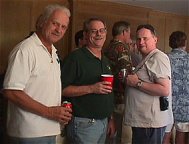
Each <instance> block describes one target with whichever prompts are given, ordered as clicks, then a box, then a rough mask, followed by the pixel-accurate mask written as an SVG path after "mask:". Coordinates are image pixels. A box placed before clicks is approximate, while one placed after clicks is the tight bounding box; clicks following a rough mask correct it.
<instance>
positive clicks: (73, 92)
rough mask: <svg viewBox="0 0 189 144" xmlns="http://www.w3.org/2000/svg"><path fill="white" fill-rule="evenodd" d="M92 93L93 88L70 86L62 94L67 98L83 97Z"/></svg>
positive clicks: (88, 86) (89, 86)
mask: <svg viewBox="0 0 189 144" xmlns="http://www.w3.org/2000/svg"><path fill="white" fill-rule="evenodd" d="M90 93H92V86H91V85H86V86H68V87H66V88H64V89H63V91H62V94H63V96H66V97H75V96H82V95H86V94H90Z"/></svg>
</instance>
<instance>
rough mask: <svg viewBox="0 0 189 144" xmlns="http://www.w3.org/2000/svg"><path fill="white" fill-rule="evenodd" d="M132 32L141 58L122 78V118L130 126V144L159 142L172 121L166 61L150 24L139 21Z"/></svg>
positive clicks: (169, 74)
mask: <svg viewBox="0 0 189 144" xmlns="http://www.w3.org/2000/svg"><path fill="white" fill-rule="evenodd" d="M136 36H137V39H136V43H137V47H138V50H139V51H140V53H141V54H142V61H141V63H139V64H138V65H137V66H136V68H135V70H134V71H133V74H131V75H128V76H127V78H126V82H127V90H126V100H125V102H126V104H125V116H124V118H125V119H124V122H125V124H127V125H129V126H131V127H132V143H133V144H161V143H162V141H163V136H164V134H165V128H166V126H167V125H168V124H170V123H173V114H172V100H171V98H172V95H171V66H170V61H169V58H168V56H167V55H166V54H165V53H163V52H162V51H160V50H158V49H157V47H156V44H157V36H156V33H155V29H154V28H153V26H151V25H149V24H144V25H139V26H138V27H137V31H136ZM170 115H171V117H170Z"/></svg>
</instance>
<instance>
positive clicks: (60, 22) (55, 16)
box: [41, 10, 69, 45]
mask: <svg viewBox="0 0 189 144" xmlns="http://www.w3.org/2000/svg"><path fill="white" fill-rule="evenodd" d="M68 24H69V17H68V16H67V15H66V13H65V12H64V11H62V10H56V11H54V12H53V13H52V15H51V16H50V18H49V19H48V20H47V21H46V22H45V23H44V24H43V27H42V31H41V32H42V39H43V40H42V41H43V43H45V44H48V45H51V44H53V43H55V42H57V41H59V40H60V39H61V38H62V37H63V36H64V34H65V32H66V30H67V28H68Z"/></svg>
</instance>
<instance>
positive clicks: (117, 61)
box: [104, 21, 132, 143]
mask: <svg viewBox="0 0 189 144" xmlns="http://www.w3.org/2000/svg"><path fill="white" fill-rule="evenodd" d="M112 36H113V39H112V40H111V41H110V43H109V45H108V47H107V48H105V49H104V54H105V55H106V56H107V57H108V59H109V60H110V62H111V68H112V72H113V74H114V89H113V91H114V96H115V97H114V99H115V109H114V118H115V122H116V127H117V134H116V136H115V138H114V139H113V142H114V143H121V135H122V119H123V109H124V90H125V87H124V86H125V85H124V81H122V80H121V79H120V78H119V74H120V72H121V71H125V73H129V72H131V70H132V62H131V54H130V50H129V43H130V42H131V38H130V24H129V23H128V22H126V21H117V22H115V23H114V25H113V27H112ZM125 130H126V131H127V134H128V135H129V130H130V129H129V128H127V127H125ZM127 141H128V140H127Z"/></svg>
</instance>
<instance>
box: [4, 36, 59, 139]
mask: <svg viewBox="0 0 189 144" xmlns="http://www.w3.org/2000/svg"><path fill="white" fill-rule="evenodd" d="M52 47H53V49H52V56H51V55H50V53H49V52H48V51H47V49H46V48H45V46H44V45H43V44H42V42H41V41H40V39H39V38H38V36H37V35H36V34H35V33H34V34H33V35H32V36H31V37H29V38H27V39H25V40H23V41H22V42H20V43H19V44H18V45H17V46H16V47H15V48H14V49H13V51H12V52H11V54H10V57H9V64H8V69H7V73H6V76H5V80H4V89H14V90H23V91H24V92H25V93H27V94H28V95H29V96H30V97H31V98H32V99H34V100H36V101H38V102H40V103H42V104H43V105H46V106H58V105H61V79H60V64H59V59H58V56H57V54H56V49H55V48H54V46H52ZM7 127H8V134H9V135H10V136H14V137H25V138H27V137H42V136H50V135H57V134H59V133H60V125H59V123H58V122H56V121H53V120H49V119H47V118H44V117H41V116H39V115H36V114H33V113H30V112H27V111H25V110H23V109H20V108H19V107H17V106H16V105H14V104H13V103H11V102H9V104H8V119H7Z"/></svg>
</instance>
